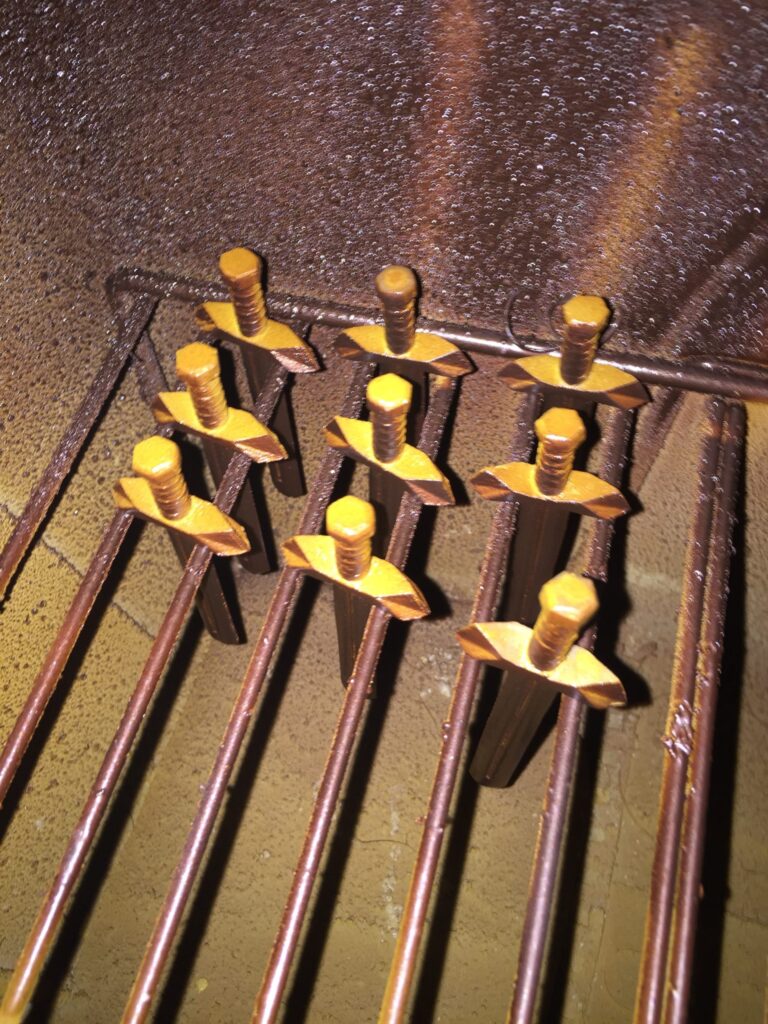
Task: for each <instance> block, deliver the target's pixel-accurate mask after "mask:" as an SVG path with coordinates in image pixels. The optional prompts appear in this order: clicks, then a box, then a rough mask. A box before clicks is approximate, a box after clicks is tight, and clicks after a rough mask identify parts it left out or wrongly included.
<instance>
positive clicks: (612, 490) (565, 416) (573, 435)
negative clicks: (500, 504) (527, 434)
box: [470, 409, 629, 519]
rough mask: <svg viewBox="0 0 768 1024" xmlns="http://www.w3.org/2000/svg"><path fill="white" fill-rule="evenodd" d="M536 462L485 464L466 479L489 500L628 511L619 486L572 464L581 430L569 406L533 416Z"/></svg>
mask: <svg viewBox="0 0 768 1024" xmlns="http://www.w3.org/2000/svg"><path fill="white" fill-rule="evenodd" d="M535 428H536V436H537V437H538V439H539V444H538V448H537V450H536V464H535V465H531V464H530V463H528V462H507V463H503V464H501V465H498V466H485V467H484V468H483V469H481V470H480V471H479V472H477V473H475V475H474V476H473V477H471V479H470V483H471V484H472V486H473V487H474V488H475V490H476V491H477V493H478V494H479V495H480V496H481V497H482V498H486V499H488V500H490V501H502V500H504V499H509V498H518V499H522V500H524V501H536V502H542V501H545V502H551V503H553V504H556V505H559V506H560V507H562V508H564V509H566V510H567V511H570V512H577V513H579V514H580V515H586V516H593V517H595V518H597V519H615V518H616V517H617V516H622V515H624V514H625V513H627V512H628V511H629V505H628V504H627V501H626V499H625V498H624V496H623V495H622V493H621V491H619V490H618V488H616V487H614V486H613V485H612V484H608V483H605V481H603V480H601V479H600V478H599V477H597V476H595V475H594V473H585V472H582V471H581V470H576V469H573V468H572V467H573V460H574V456H575V454H576V451H577V450H578V448H579V446H580V445H581V444H582V443H583V442H584V439H585V438H586V429H585V427H584V424H583V422H582V420H581V417H580V416H579V415H578V413H576V412H574V411H573V410H572V409H549V410H548V411H547V412H545V413H544V415H543V416H540V417H539V418H538V419H537V420H536V424H535Z"/></svg>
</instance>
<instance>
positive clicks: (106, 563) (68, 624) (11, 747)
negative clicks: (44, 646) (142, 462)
mask: <svg viewBox="0 0 768 1024" xmlns="http://www.w3.org/2000/svg"><path fill="white" fill-rule="evenodd" d="M132 522H133V516H132V515H131V513H130V512H116V513H115V515H114V516H113V517H112V522H111V523H110V524H109V526H108V527H107V529H106V531H105V533H104V536H103V537H102V539H101V543H100V544H99V547H98V548H97V550H96V554H95V555H94V556H93V558H92V559H91V563H90V565H89V566H88V569H87V571H86V573H85V575H84V576H83V578H82V581H81V582H80V586H79V587H78V588H77V593H76V594H75V596H74V598H73V599H72V603H71V605H70V606H69V609H68V611H67V614H66V615H65V616H64V621H63V622H62V624H61V626H60V628H59V632H58V633H57V634H56V639H55V640H54V641H53V643H52V644H51V647H50V650H49V651H48V655H47V657H46V659H45V661H44V662H43V665H42V667H41V669H40V671H39V672H38V674H37V678H36V679H35V682H34V684H33V685H32V689H31V690H30V691H29V695H28V696H27V700H26V703H25V704H24V707H23V709H22V711H21V713H20V714H19V717H18V718H17V719H16V724H15V725H14V727H13V731H12V732H11V734H10V736H9V737H8V739H7V740H6V743H5V746H4V748H3V752H2V754H0V807H1V806H2V804H3V802H4V801H5V798H6V796H7V794H8V790H9V788H10V785H11V783H12V782H13V779H14V777H15V775H16V772H17V770H18V767H19V765H20V764H21V760H22V758H23V757H24V754H25V752H26V750H27V747H28V746H29V744H30V741H31V739H32V737H33V736H34V734H35V730H36V729H37V726H38V724H39V722H40V719H41V718H42V716H43V712H44V711H45V708H46V706H47V704H48V701H49V700H50V699H51V695H52V693H53V691H54V690H55V688H56V684H57V683H58V681H59V678H60V676H61V673H62V672H63V670H64V666H65V665H66V664H67V661H68V660H69V656H70V654H71V653H72V649H73V647H74V646H75V643H76V641H77V638H78V636H79V635H80V632H81V630H82V628H83V626H84V625H85V622H86V619H87V618H88V615H89V613H90V611H91V609H92V608H93V605H94V602H95V601H96V598H97V597H98V595H99V592H100V590H101V588H102V586H103V585H104V581H105V580H106V578H107V576H108V575H109V570H110V568H111V566H112V563H113V562H114V560H115V557H116V556H117V553H118V551H119V550H120V546H121V544H122V543H123V540H124V539H125V537H126V534H127V533H128V529H129V527H130V525H131V523H132Z"/></svg>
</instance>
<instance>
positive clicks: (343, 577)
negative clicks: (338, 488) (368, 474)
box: [282, 494, 429, 621]
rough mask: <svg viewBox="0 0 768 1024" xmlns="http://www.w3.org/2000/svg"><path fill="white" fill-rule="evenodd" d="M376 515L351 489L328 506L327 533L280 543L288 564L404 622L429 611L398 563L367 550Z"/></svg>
mask: <svg viewBox="0 0 768 1024" xmlns="http://www.w3.org/2000/svg"><path fill="white" fill-rule="evenodd" d="M375 527H376V518H375V512H374V509H373V506H372V505H371V504H370V502H367V501H363V500H362V499H361V498H356V497H354V496H353V495H351V494H348V495H346V496H345V497H343V498H339V500H338V501H334V502H333V504H331V505H329V506H328V511H327V512H326V529H327V530H328V536H321V535H318V534H310V535H300V536H296V537H291V538H290V539H289V540H287V541H286V542H285V543H284V544H283V549H282V550H283V555H284V557H285V561H286V564H287V565H289V566H291V567H292V568H294V569H301V570H303V571H304V572H306V573H309V575H311V576H315V577H316V578H317V579H320V580H323V581H325V582H327V583H334V584H336V585H337V586H340V587H346V588H348V589H350V590H353V591H355V593H357V594H360V595H361V596H363V597H367V598H369V599H370V600H371V601H374V602H375V603H376V604H379V605H381V606H382V607H383V608H385V609H386V610H387V611H388V612H389V613H390V615H392V616H394V617H395V618H396V619H402V620H403V621H408V620H411V619H421V618H423V617H424V616H425V615H428V614H429V605H428V604H427V602H426V600H425V598H424V595H423V594H422V593H421V591H420V590H419V588H418V587H417V586H416V584H415V583H413V582H412V581H411V580H410V579H409V578H408V577H407V576H406V575H405V573H403V572H401V571H400V569H398V568H397V566H396V565H393V564H392V563H391V562H388V561H386V560H385V559H383V558H376V557H375V556H373V555H371V540H372V538H373V536H374V533H375Z"/></svg>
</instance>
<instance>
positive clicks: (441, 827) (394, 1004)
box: [379, 392, 540, 1024]
mask: <svg viewBox="0 0 768 1024" xmlns="http://www.w3.org/2000/svg"><path fill="white" fill-rule="evenodd" d="M539 405H540V398H539V396H538V394H536V393H535V392H533V393H531V394H530V395H529V396H528V398H527V399H526V402H525V404H524V406H523V409H522V412H521V415H520V417H519V419H518V421H517V423H516V424H515V426H514V429H513V434H512V436H513V440H512V444H511V451H510V458H511V459H512V460H514V461H522V460H525V459H527V458H528V456H529V454H530V451H531V448H532V445H533V422H534V420H535V418H536V414H537V411H538V409H539ZM516 517H517V504H516V502H514V501H504V502H501V503H500V505H499V507H498V509H497V510H496V512H495V513H494V516H493V522H492V524H491V531H490V534H489V537H488V543H487V545H486V549H485V556H484V558H483V564H482V566H481V569H480V577H479V580H478V585H477V590H476V593H475V600H474V604H473V607H472V613H471V621H472V622H475V621H485V620H488V619H492V618H493V617H494V615H495V613H496V608H497V606H498V602H499V600H500V596H501V595H500V591H501V585H502V581H503V578H504V571H505V569H506V566H507V563H508V560H509V548H510V544H511V543H512V537H513V535H514V528H515V520H516ZM482 671H483V666H482V664H481V663H480V662H479V661H475V660H474V659H473V658H470V657H468V656H467V655H462V657H461V660H460V662H459V668H458V672H457V675H456V682H455V684H454V687H453V693H452V695H451V703H450V707H449V709H448V716H447V718H446V721H445V725H444V727H443V732H442V741H441V748H440V754H439V757H438V762H437V767H436V770H435V777H434V781H433V783H432V791H431V793H430V797H429V807H428V809H427V814H426V817H425V820H424V829H423V831H422V835H421V842H420V844H419V852H418V854H417V857H416V863H415V865H414V869H413V874H412V876H411V884H410V888H409V890H408V897H407V899H406V902H405V907H404V909H403V916H402V919H401V922H400V930H399V932H398V937H397V944H396V947H395V952H394V955H393V959H392V964H391V966H390V972H389V980H388V982H387V988H386V992H385V994H384V1000H383V1002H382V1006H381V1013H380V1016H379V1022H380V1024H395V1022H399V1021H402V1020H403V1019H404V1017H405V1014H406V1012H407V1009H408V998H409V994H410V989H411V985H412V983H413V976H414V972H415V970H416V962H417V958H418V954H419V949H420V946H421V942H422V938H423V934H424V926H425V921H426V916H427V909H428V906H429V899H430V895H431V893H432V888H433V886H434V882H435V876H436V874H437V866H438V862H439V859H440V851H441V849H442V845H443V839H444V837H445V831H446V827H447V824H448V812H449V810H450V805H451V798H452V796H453V790H454V786H455V785H456V777H457V774H458V770H459V764H460V760H461V753H462V750H463V748H464V744H465V742H466V735H467V729H468V727H469V720H470V716H471V714H472V708H473V706H474V701H475V693H476V691H477V685H478V682H479V680H480V676H481V674H482Z"/></svg>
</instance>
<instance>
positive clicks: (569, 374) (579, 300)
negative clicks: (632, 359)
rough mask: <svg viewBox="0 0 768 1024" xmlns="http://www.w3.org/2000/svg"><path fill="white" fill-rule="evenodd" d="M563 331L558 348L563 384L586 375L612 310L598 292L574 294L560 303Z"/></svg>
mask: <svg viewBox="0 0 768 1024" xmlns="http://www.w3.org/2000/svg"><path fill="white" fill-rule="evenodd" d="M562 311H563V321H564V323H565V332H564V335H563V341H562V345H561V347H560V376H561V377H562V378H563V380H564V381H565V382H566V384H581V383H582V382H583V381H585V380H586V379H587V377H588V376H589V371H590V370H591V369H592V363H593V362H594V359H595V353H596V352H597V343H598V340H599V338H600V335H601V334H602V332H603V331H604V330H605V328H606V325H607V323H608V320H609V319H610V316H611V311H610V309H609V308H608V304H607V302H606V301H605V299H601V298H600V296H599V295H574V296H572V298H570V299H568V301H567V302H565V303H564V304H563V308H562Z"/></svg>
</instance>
